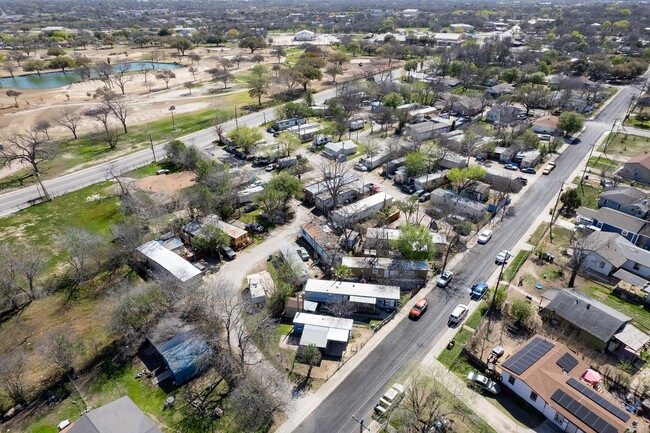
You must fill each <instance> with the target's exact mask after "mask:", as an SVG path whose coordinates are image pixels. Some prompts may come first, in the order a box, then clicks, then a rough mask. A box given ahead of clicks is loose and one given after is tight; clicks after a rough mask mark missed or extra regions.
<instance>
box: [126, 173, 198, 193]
mask: <svg viewBox="0 0 650 433" xmlns="http://www.w3.org/2000/svg"><path fill="white" fill-rule="evenodd" d="M195 182H196V175H195V174H194V173H191V172H189V171H184V172H181V173H170V174H166V175H161V176H147V177H143V178H142V179H138V180H136V181H135V186H136V187H137V188H139V189H141V190H143V191H147V192H151V193H154V194H156V195H160V196H162V198H165V199H172V198H174V197H176V194H178V191H180V190H182V189H183V188H187V187H188V186H192V185H194V183H195Z"/></svg>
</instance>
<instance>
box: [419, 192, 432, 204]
mask: <svg viewBox="0 0 650 433" xmlns="http://www.w3.org/2000/svg"><path fill="white" fill-rule="evenodd" d="M430 199H431V193H430V192H425V193H424V194H422V195H421V196H420V198H419V199H418V201H419V202H420V203H424V202H425V201H427V200H430Z"/></svg>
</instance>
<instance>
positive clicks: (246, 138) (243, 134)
mask: <svg viewBox="0 0 650 433" xmlns="http://www.w3.org/2000/svg"><path fill="white" fill-rule="evenodd" d="M228 137H230V139H231V140H232V141H233V142H234V143H235V144H236V145H238V146H241V147H242V148H244V150H245V151H246V152H248V151H250V150H251V149H252V148H253V147H254V146H255V143H257V142H258V141H260V140H261V139H262V138H263V135H262V133H261V132H260V131H259V129H258V128H251V127H250V126H246V125H243V126H239V127H237V128H235V129H234V130H232V132H230V134H228Z"/></svg>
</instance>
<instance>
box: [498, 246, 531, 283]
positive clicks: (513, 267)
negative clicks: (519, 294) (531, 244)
mask: <svg viewBox="0 0 650 433" xmlns="http://www.w3.org/2000/svg"><path fill="white" fill-rule="evenodd" d="M529 255H530V251H529V250H521V251H519V252H518V253H517V255H516V256H515V258H514V259H512V261H511V262H510V264H509V265H508V267H507V268H506V271H505V272H504V273H503V279H504V280H505V281H512V279H513V278H514V277H515V275H517V272H518V271H519V268H521V267H522V266H523V264H524V263H525V262H526V259H528V256H529Z"/></svg>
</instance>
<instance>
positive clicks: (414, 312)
mask: <svg viewBox="0 0 650 433" xmlns="http://www.w3.org/2000/svg"><path fill="white" fill-rule="evenodd" d="M427 308H429V303H428V302H427V300H426V299H424V298H422V299H420V300H419V301H417V302H416V303H415V305H413V308H411V311H409V317H410V318H411V319H419V318H420V317H421V316H422V315H423V314H424V313H425V312H426V311H427Z"/></svg>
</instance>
